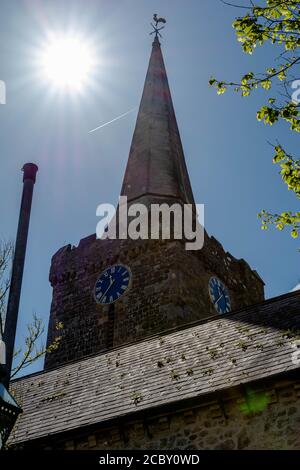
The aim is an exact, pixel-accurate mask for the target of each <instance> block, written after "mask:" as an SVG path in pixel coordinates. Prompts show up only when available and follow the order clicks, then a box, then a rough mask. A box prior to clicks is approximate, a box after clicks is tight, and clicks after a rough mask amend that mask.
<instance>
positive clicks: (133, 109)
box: [89, 106, 137, 134]
mask: <svg viewBox="0 0 300 470" xmlns="http://www.w3.org/2000/svg"><path fill="white" fill-rule="evenodd" d="M136 109H137V106H135V107H134V108H132V109H130V110H129V111H126V113H123V114H121V115H120V116H117V117H116V118H114V119H112V120H111V121H108V122H105V123H104V124H101V126H98V127H95V129H92V130H91V131H89V134H91V133H92V132H95V131H97V130H98V129H102V127H105V126H108V124H111V123H112V122H115V121H118V120H119V119H121V118H122V117H124V116H127V114H129V113H132V112H133V111H135V110H136Z"/></svg>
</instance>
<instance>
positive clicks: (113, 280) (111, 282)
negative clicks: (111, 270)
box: [100, 276, 115, 302]
mask: <svg viewBox="0 0 300 470" xmlns="http://www.w3.org/2000/svg"><path fill="white" fill-rule="evenodd" d="M114 282H115V279H112V277H111V276H110V284H109V286H108V288H107V289H106V291H105V292H104V294H103V295H101V297H100V302H101V300H102V299H103V298H104V297H105V295H106V294H107V292H108V291H109V289H110V288H111V286H112V285H113V283H114Z"/></svg>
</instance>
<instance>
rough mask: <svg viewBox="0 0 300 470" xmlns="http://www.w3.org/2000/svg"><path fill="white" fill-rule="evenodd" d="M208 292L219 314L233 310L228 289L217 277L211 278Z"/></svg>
mask: <svg viewBox="0 0 300 470" xmlns="http://www.w3.org/2000/svg"><path fill="white" fill-rule="evenodd" d="M208 292H209V296H210V300H211V301H212V303H213V305H214V307H215V309H216V311H217V312H218V313H221V314H222V313H228V312H230V310H231V302H230V297H229V292H228V289H227V287H226V286H225V285H224V284H223V282H221V281H220V280H219V279H218V278H217V277H211V278H210V280H209V283H208Z"/></svg>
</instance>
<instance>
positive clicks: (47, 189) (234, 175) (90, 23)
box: [0, 0, 300, 371]
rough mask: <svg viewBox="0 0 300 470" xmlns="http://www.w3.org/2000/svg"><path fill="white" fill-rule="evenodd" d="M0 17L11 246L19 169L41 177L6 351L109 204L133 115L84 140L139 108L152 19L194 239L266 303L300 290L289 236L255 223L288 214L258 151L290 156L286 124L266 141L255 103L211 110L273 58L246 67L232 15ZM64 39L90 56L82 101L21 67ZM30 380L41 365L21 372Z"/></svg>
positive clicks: (4, 5) (191, 11) (159, 6)
mask: <svg viewBox="0 0 300 470" xmlns="http://www.w3.org/2000/svg"><path fill="white" fill-rule="evenodd" d="M0 9H1V11H0V79H1V80H4V81H5V83H6V86H7V103H6V105H0V155H1V157H0V158H1V171H0V194H1V198H0V216H1V219H0V220H1V230H0V237H1V238H4V239H14V238H15V233H16V226H17V219H18V211H19V205H20V196H21V189H22V175H21V172H20V169H21V167H22V165H23V164H24V163H25V162H28V161H33V162H35V163H37V164H38V165H39V169H40V170H39V173H38V177H37V183H36V187H35V194H34V202H33V210H32V220H31V226H30V236H29V241H28V251H27V259H26V266H25V272H24V282H23V291H22V299H21V306H20V321H19V329H18V342H22V337H23V335H24V328H25V325H26V323H28V321H29V320H30V318H31V316H32V313H33V312H36V313H37V314H38V315H39V316H41V317H42V318H43V319H44V320H45V323H46V324H47V322H48V316H49V311H50V302H51V287H50V285H49V282H48V273H49V268H50V261H51V256H52V255H53V254H54V253H55V252H56V251H57V250H58V249H59V248H60V247H61V246H63V245H65V244H68V243H71V244H74V245H77V244H78V242H79V240H80V239H81V238H83V237H85V236H87V235H89V234H91V233H94V232H95V228H96V223H97V219H96V215H95V211H96V207H97V205H98V204H100V203H103V202H110V203H115V202H116V201H117V198H118V195H119V192H120V187H121V183H122V178H123V173H124V169H125V165H126V161H127V157H128V152H129V147H130V142H131V138H132V134H133V129H134V124H135V119H136V112H133V113H131V114H129V115H127V116H126V117H124V118H123V119H121V120H119V121H116V122H114V123H112V124H111V125H110V126H107V127H105V128H103V129H101V130H99V131H97V132H94V133H93V134H89V133H88V131H89V130H90V129H93V128H95V127H97V126H98V125H100V124H102V123H104V122H106V121H109V120H111V119H113V118H115V117H116V116H118V115H120V114H122V113H125V112H126V111H128V110H129V109H131V108H133V107H134V106H136V105H138V103H139V100H140V97H141V92H142V88H143V83H144V79H145V74H146V69H147V65H148V60H149V54H150V50H151V37H150V36H149V34H148V33H149V32H150V30H151V28H150V24H149V23H150V21H151V18H152V15H153V13H154V12H157V13H158V14H159V15H162V16H165V17H166V18H167V21H168V23H167V27H166V29H165V31H164V34H163V39H162V47H163V54H164V58H165V63H166V67H167V72H168V76H169V82H170V87H171V92H172V95H173V102H174V106H175V110H176V114H177V120H178V124H179V128H180V132H181V137H182V142H183V146H184V150H185V156H186V161H187V166H188V170H189V174H190V178H191V183H192V187H193V191H194V195H195V200H196V201H197V203H204V204H205V225H206V229H207V230H208V232H209V234H213V235H214V236H215V237H216V238H217V239H219V240H220V242H221V243H222V244H223V246H224V248H225V249H226V250H228V251H230V252H231V253H232V254H233V255H234V256H235V257H237V258H244V259H246V260H247V261H248V263H249V264H250V265H251V267H252V268H254V269H256V270H257V271H258V272H259V274H260V275H261V277H262V278H263V279H264V281H265V283H266V289H265V293H266V297H267V298H268V297H273V296H276V295H280V294H283V293H285V292H288V291H290V290H291V289H292V288H293V287H294V286H295V285H296V284H297V283H298V282H299V279H300V273H299V256H300V255H299V254H298V253H297V248H298V245H299V241H297V240H293V239H291V238H290V237H289V235H288V233H279V232H276V231H274V230H270V231H266V232H263V231H261V229H260V224H259V222H258V219H257V213H258V212H259V211H260V210H261V209H268V210H271V211H273V210H274V211H283V210H288V209H291V210H296V209H297V205H296V200H295V198H294V197H293V195H292V194H290V193H288V191H287V190H286V188H285V185H284V184H283V183H281V180H280V176H279V175H278V168H277V167H276V166H274V165H273V164H272V149H271V147H270V146H269V145H268V143H267V141H268V140H269V141H273V142H274V141H275V140H276V139H279V140H280V141H281V142H282V144H284V145H286V146H287V148H288V150H289V151H291V152H294V153H296V152H297V147H296V145H297V143H298V141H297V139H298V137H297V136H296V135H293V134H292V133H291V132H289V131H288V127H287V126H285V125H277V126H274V127H272V128H270V127H266V126H264V125H263V124H261V123H258V122H257V121H256V118H255V113H256V110H257V109H258V108H259V107H260V106H261V104H263V103H264V102H265V99H266V93H265V92H263V91H259V92H257V93H256V94H255V96H252V97H251V98H241V97H240V96H238V95H237V94H233V93H226V94H225V95H224V96H221V97H220V96H217V95H216V93H215V92H214V91H213V90H212V89H210V88H209V87H208V79H209V78H210V76H211V75H213V76H216V77H217V78H222V79H223V78H224V79H229V80H231V79H236V78H238V77H240V76H241V74H243V73H245V72H247V71H249V70H254V71H258V70H261V69H262V68H264V66H265V65H266V66H272V64H273V59H274V57H275V56H276V55H277V53H278V52H279V51H274V49H273V48H271V47H265V48H262V49H258V50H257V51H256V53H255V54H254V55H253V56H247V55H245V54H244V53H243V52H242V50H241V47H240V45H239V44H238V43H237V41H236V39H235V35H234V30H233V29H232V27H231V23H232V20H233V19H234V17H235V15H236V14H237V13H238V12H237V11H236V10H235V9H233V8H230V7H228V6H225V5H223V4H222V3H221V2H220V1H219V0H201V1H199V0H186V1H185V2H182V0H172V1H171V0H157V1H156V0H153V1H151V0H119V1H117V0H110V1H108V0H97V1H96V0H94V1H93V0H89V1H84V0H77V1H72V0H68V1H62V0H59V1H56V0H51V1H47V0H43V1H37V0H30V1H29V0H28V1H22V0H1V2H0ZM70 28H71V29H72V30H73V31H76V32H78V33H79V34H80V35H81V36H83V37H86V38H87V39H89V40H92V41H93V42H94V43H95V45H96V48H97V55H98V57H99V64H98V65H97V68H96V70H95V74H94V83H93V86H91V87H87V89H86V90H84V93H82V94H81V95H80V96H70V95H69V94H64V93H57V94H55V93H53V92H52V91H51V90H50V88H49V84H48V83H47V82H46V81H45V80H41V79H40V78H38V77H37V75H36V73H35V66H34V64H33V56H34V54H35V52H36V51H38V49H39V48H40V47H41V44H42V43H43V41H44V39H45V36H46V34H47V31H53V30H55V31H61V30H64V31H66V30H68V29H70ZM297 210H299V209H297ZM39 367H42V363H41V362H40V363H39V364H37V365H35V366H34V367H33V368H31V371H32V370H35V369H36V368H39ZM28 371H29V369H28Z"/></svg>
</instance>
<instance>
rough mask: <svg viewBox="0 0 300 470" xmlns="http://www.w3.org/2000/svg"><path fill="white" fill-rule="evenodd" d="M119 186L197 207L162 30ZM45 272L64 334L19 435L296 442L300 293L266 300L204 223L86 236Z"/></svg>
mask: <svg viewBox="0 0 300 470" xmlns="http://www.w3.org/2000/svg"><path fill="white" fill-rule="evenodd" d="M121 195H123V196H127V198H128V203H129V205H130V204H133V203H136V202H138V203H143V204H145V206H147V207H150V205H151V204H162V203H166V204H168V205H172V204H174V203H178V204H180V205H181V206H184V204H191V205H192V206H193V207H194V205H195V202H194V197H193V192H192V188H191V184H190V179H189V175H188V171H187V167H186V163H185V158H184V153H183V148H182V144H181V139H180V134H179V130H178V126H177V122H176V117H175V112H174V107H173V103H172V98H171V93H170V88H169V85H168V79H167V73H166V69H165V65H164V61H163V56H162V51H161V45H160V42H159V40H158V37H157V36H156V38H155V39H154V42H153V45H152V51H151V56H150V62H149V67H148V71H147V75H146V80H145V85H144V90H143V95H142V99H141V103H140V107H139V112H138V116H137V121H136V127H135V131H134V135H133V139H132V144H131V148H130V152H129V158H128V163H127V168H126V172H125V176H124V180H123V185H122V190H121ZM118 275H119V276H123V278H122V279H123V280H124V285H123V286H121V284H122V283H121V284H120V286H121V288H122V289H123V290H122V292H117V293H116V298H114V294H113V286H115V285H116V283H117V282H118V279H119V278H118V277H117V276H118ZM125 281H126V282H125ZM50 282H51V285H52V287H53V300H52V305H51V313H50V320H49V330H48V344H51V343H52V341H53V339H54V338H55V335H56V334H57V331H56V328H55V326H56V323H57V322H62V323H63V324H64V330H63V340H62V343H61V346H60V348H59V349H57V350H56V351H54V352H52V353H50V354H48V355H47V356H46V360H45V370H44V371H42V372H39V373H37V374H32V375H31V376H28V377H24V378H21V379H19V380H16V381H15V382H14V389H15V393H16V395H17V397H19V402H20V405H21V406H22V408H23V410H24V413H23V415H22V417H21V418H20V419H19V422H18V423H17V426H16V428H15V434H14V436H13V438H12V441H11V442H12V444H15V445H17V446H18V447H24V448H51V449H85V448H93V449H113V448H117V449H125V448H126V449H133V448H141V449H143V448H147V449H153V448H154V449H158V448H160V449H172V448H182V449H213V448H220V449H224V448H232V449H233V448H264V449H268V448H298V449H299V448H300V440H299V439H300V438H299V436H300V433H299V428H300V410H299V405H298V401H297V400H298V397H299V396H300V381H299V374H298V368H299V366H298V363H297V361H296V360H292V354H293V353H295V344H294V342H295V340H296V339H297V334H298V333H297V331H298V330H297V328H299V327H300V317H299V314H298V311H299V305H300V303H299V293H297V292H296V293H292V294H287V295H284V296H281V297H278V298H275V299H271V300H267V301H264V290H263V285H264V284H263V281H262V280H261V278H260V277H259V275H258V274H257V273H256V271H254V270H252V269H251V268H250V267H249V265H248V264H247V263H246V261H244V260H243V259H242V260H238V259H236V258H234V257H233V256H232V255H231V254H230V253H228V252H226V251H225V250H224V249H223V247H222V245H221V244H220V243H219V242H218V241H217V240H216V239H215V238H214V237H209V236H208V234H207V233H206V232H205V233H204V246H203V248H202V249H201V250H195V251H187V250H186V249H185V240H178V239H175V237H173V238H171V239H170V240H162V239H158V240H145V239H139V240H131V239H122V240H118V239H116V240H111V239H96V236H95V235H91V236H88V237H86V238H83V239H82V240H81V241H80V243H79V245H78V246H77V247H72V246H71V245H68V246H65V247H63V248H61V249H60V250H59V251H58V252H57V253H56V254H55V255H54V256H53V259H52V264H51V270H50ZM105 283H108V284H105ZM125 284H126V285H125ZM103 286H105V287H104V288H103ZM99 292H100V294H99ZM108 292H109V295H108ZM97 296H98V297H97ZM294 359H295V358H294Z"/></svg>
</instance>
